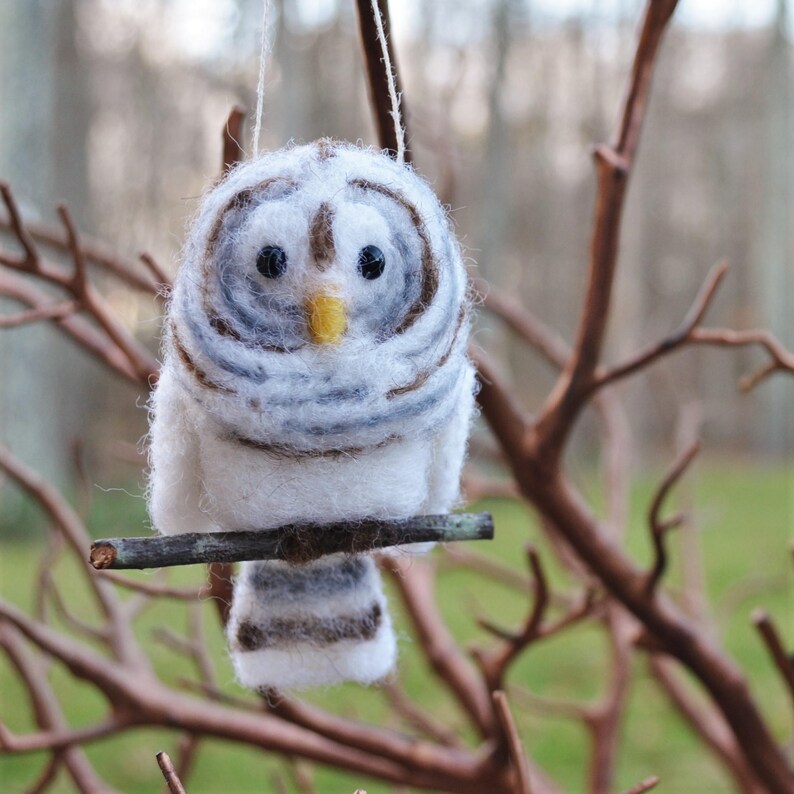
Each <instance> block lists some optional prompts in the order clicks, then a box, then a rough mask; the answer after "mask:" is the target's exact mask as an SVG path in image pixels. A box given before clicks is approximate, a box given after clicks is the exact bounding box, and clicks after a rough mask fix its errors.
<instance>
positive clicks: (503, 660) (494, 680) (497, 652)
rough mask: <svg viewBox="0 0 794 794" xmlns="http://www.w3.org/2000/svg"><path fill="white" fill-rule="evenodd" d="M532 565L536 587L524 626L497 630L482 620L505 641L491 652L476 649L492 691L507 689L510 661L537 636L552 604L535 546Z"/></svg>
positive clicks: (530, 557)
mask: <svg viewBox="0 0 794 794" xmlns="http://www.w3.org/2000/svg"><path fill="white" fill-rule="evenodd" d="M526 553H527V560H528V562H529V568H530V571H531V572H532V583H533V587H532V590H533V591H534V601H533V603H532V608H531V610H530V612H529V615H528V617H527V619H526V621H525V623H524V626H523V628H522V629H521V631H520V632H518V633H517V634H510V633H508V632H504V631H501V630H498V629H496V628H495V627H493V626H492V625H491V624H490V623H487V622H485V621H480V625H482V626H483V627H484V628H486V629H488V630H490V631H491V633H492V634H497V635H498V636H501V637H502V639H503V640H504V642H503V643H502V645H501V646H500V647H498V648H495V649H493V650H491V651H482V650H477V649H475V650H474V651H473V653H474V657H475V659H476V660H477V663H478V664H479V666H480V670H482V673H483V676H484V678H485V682H486V684H487V685H488V689H489V690H490V691H491V692H495V691H497V690H501V689H503V686H504V676H505V673H506V672H507V668H508V667H509V666H510V663H511V662H513V660H514V659H516V657H517V656H518V655H519V654H520V653H521V652H522V651H523V650H525V649H526V648H527V646H529V645H530V644H531V643H532V642H533V641H534V640H535V639H537V637H538V635H539V633H540V630H541V624H542V622H543V617H544V615H545V614H546V608H547V607H548V604H549V589H548V584H547V582H546V575H545V573H544V571H543V566H542V565H541V564H540V558H539V557H538V553H537V550H536V549H535V547H534V546H528V547H527V549H526Z"/></svg>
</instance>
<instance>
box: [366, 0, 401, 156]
mask: <svg viewBox="0 0 794 794" xmlns="http://www.w3.org/2000/svg"><path fill="white" fill-rule="evenodd" d="M372 15H373V16H374V17H375V27H376V28H377V29H378V41H379V42H380V49H381V52H382V53H383V65H384V66H385V67H386V80H387V82H388V86H389V99H390V100H391V113H390V114H389V115H390V116H391V117H392V119H393V120H394V133H395V136H396V137H397V162H398V163H404V162H405V128H404V127H403V123H402V114H401V113H400V97H399V95H398V93H397V81H396V79H395V76H394V69H393V68H392V64H391V57H390V55H389V47H388V45H387V44H386V33H385V32H384V30H383V18H382V17H381V13H380V7H379V6H378V0H372Z"/></svg>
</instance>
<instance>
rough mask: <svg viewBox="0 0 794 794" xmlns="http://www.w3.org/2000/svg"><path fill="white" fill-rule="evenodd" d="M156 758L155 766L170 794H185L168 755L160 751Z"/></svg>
mask: <svg viewBox="0 0 794 794" xmlns="http://www.w3.org/2000/svg"><path fill="white" fill-rule="evenodd" d="M156 757H157V765H158V766H159V767H160V771H161V772H162V773H163V777H164V778H165V782H166V785H167V786H168V790H169V791H170V792H171V794H186V792H185V787H184V786H183V785H182V781H181V780H180V779H179V775H178V774H177V773H176V769H174V764H173V762H172V761H171V757H170V756H169V755H168V753H166V752H165V751H161V752H159V753H157V756H156Z"/></svg>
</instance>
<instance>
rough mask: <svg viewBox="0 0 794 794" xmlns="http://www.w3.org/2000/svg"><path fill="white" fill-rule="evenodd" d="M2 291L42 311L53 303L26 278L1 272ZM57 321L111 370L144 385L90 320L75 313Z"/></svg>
mask: <svg viewBox="0 0 794 794" xmlns="http://www.w3.org/2000/svg"><path fill="white" fill-rule="evenodd" d="M0 294H2V295H6V296H8V297H10V298H13V299H14V300H17V301H19V302H20V303H24V304H26V305H27V306H30V307H31V308H32V309H35V310H39V311H41V310H43V309H45V307H48V306H49V305H50V303H51V301H50V298H49V297H48V296H47V294H46V293H45V292H43V291H41V290H39V289H36V288H35V287H34V286H33V285H32V284H30V283H28V281H26V280H23V279H21V278H16V277H13V276H9V275H8V274H0ZM53 322H56V323H57V324H58V325H59V326H60V327H61V328H63V329H64V331H66V332H67V333H68V334H69V336H71V337H72V339H73V340H74V341H75V342H77V344H78V345H80V347H82V348H83V349H84V350H87V351H88V352H89V353H91V354H92V355H93V356H94V357H95V358H97V359H98V360H99V361H101V362H102V363H103V364H105V365H106V366H107V367H109V368H110V369H111V370H113V371H115V372H116V373H118V374H119V375H122V376H123V377H124V378H125V379H127V380H128V381H131V382H132V383H134V384H135V385H140V383H141V380H140V377H139V375H138V373H137V372H135V370H134V369H133V368H132V365H131V364H130V362H129V359H128V358H127V356H125V355H124V354H123V353H122V352H121V351H120V350H119V349H118V348H117V347H116V345H115V344H113V343H111V342H110V341H109V340H108V339H107V338H106V337H105V336H104V335H102V334H99V333H98V332H97V331H96V329H95V328H93V327H92V326H91V325H89V324H88V323H87V322H85V321H84V320H82V319H81V318H79V317H76V316H74V315H67V316H66V317H61V318H53Z"/></svg>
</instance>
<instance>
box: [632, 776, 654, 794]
mask: <svg viewBox="0 0 794 794" xmlns="http://www.w3.org/2000/svg"><path fill="white" fill-rule="evenodd" d="M660 780H661V778H659V777H658V776H657V775H651V777H646V778H645V780H641V781H640V782H639V783H637V785H636V786H632V787H631V788H629V789H626V790H625V791H624V792H623V794H645V792H646V791H650V790H651V789H652V788H656V786H657V785H659V781H660Z"/></svg>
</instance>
